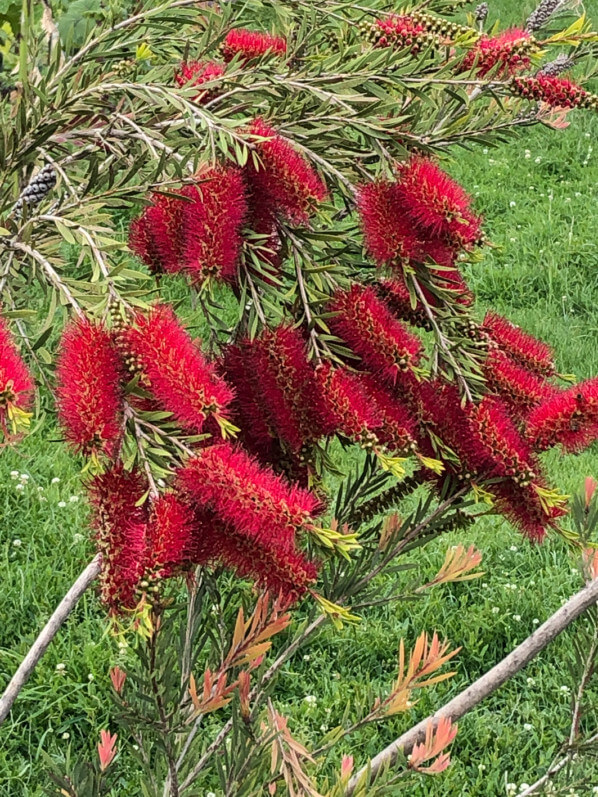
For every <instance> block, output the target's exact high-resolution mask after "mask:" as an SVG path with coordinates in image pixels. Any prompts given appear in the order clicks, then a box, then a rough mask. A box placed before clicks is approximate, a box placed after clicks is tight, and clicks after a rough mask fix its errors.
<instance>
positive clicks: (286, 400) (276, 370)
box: [245, 325, 334, 453]
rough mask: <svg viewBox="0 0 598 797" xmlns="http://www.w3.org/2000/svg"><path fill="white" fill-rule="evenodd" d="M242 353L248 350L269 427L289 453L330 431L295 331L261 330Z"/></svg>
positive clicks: (284, 328) (303, 346)
mask: <svg viewBox="0 0 598 797" xmlns="http://www.w3.org/2000/svg"><path fill="white" fill-rule="evenodd" d="M245 351H251V354H252V361H253V366H254V367H255V368H256V376H257V381H258V384H259V387H260V395H261V399H260V400H261V402H262V404H263V406H264V408H265V410H266V413H267V417H268V419H269V422H270V425H271V426H272V428H273V429H274V430H275V431H276V433H277V435H278V436H279V437H280V439H281V440H283V441H284V443H286V445H287V446H288V447H289V448H290V449H291V450H292V451H293V452H295V453H298V452H299V451H301V449H302V448H303V447H304V446H306V445H310V444H312V443H314V442H316V441H317V440H318V439H319V438H321V437H323V436H324V435H326V434H330V433H331V432H332V429H333V427H334V424H333V422H332V420H331V419H330V417H328V416H327V413H326V408H325V405H324V404H323V402H322V400H321V399H320V397H319V395H318V386H317V380H316V375H315V371H314V369H313V367H312V366H311V364H310V363H309V362H308V360H307V346H306V344H305V341H304V340H303V338H302V336H301V333H300V332H299V331H298V330H297V329H293V327H291V326H288V325H281V326H279V327H277V328H276V329H265V330H264V331H263V332H262V334H261V335H260V337H259V338H257V339H256V340H255V341H253V342H252V343H250V342H248V341H247V342H246V343H245Z"/></svg>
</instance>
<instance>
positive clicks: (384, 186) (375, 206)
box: [357, 180, 421, 266]
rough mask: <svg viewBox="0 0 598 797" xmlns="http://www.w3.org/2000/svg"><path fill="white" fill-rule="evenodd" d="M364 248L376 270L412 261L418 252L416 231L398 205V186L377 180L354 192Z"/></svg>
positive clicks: (387, 181) (400, 205) (419, 244)
mask: <svg viewBox="0 0 598 797" xmlns="http://www.w3.org/2000/svg"><path fill="white" fill-rule="evenodd" d="M357 209H358V211H359V216H360V219H361V227H362V229H363V236H364V239H365V248H366V250H367V252H368V254H369V255H370V257H372V258H373V260H374V261H375V262H376V263H377V265H379V266H384V265H398V264H400V263H401V262H402V261H407V260H411V259H413V258H414V257H415V256H416V254H417V253H418V252H419V251H420V249H421V242H420V240H419V238H418V231H417V228H416V227H415V226H414V224H413V221H412V220H411V219H410V218H408V217H407V216H406V214H405V212H404V209H403V207H402V204H401V197H400V194H399V189H398V185H397V183H395V182H391V181H390V180H377V181H376V182H374V183H368V184H367V185H362V186H360V187H359V189H358V191H357Z"/></svg>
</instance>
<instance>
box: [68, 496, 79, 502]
mask: <svg viewBox="0 0 598 797" xmlns="http://www.w3.org/2000/svg"><path fill="white" fill-rule="evenodd" d="M78 500H79V496H78V495H71V497H70V498H69V501H70V503H71V504H76V503H77V501H78Z"/></svg>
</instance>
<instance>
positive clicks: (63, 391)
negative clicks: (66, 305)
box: [56, 319, 124, 457]
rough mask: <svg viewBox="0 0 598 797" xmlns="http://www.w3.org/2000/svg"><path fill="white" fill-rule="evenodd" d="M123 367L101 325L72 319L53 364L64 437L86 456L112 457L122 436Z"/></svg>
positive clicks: (107, 334) (110, 336)
mask: <svg viewBox="0 0 598 797" xmlns="http://www.w3.org/2000/svg"><path fill="white" fill-rule="evenodd" d="M122 376H123V365H122V362H121V360H120V357H119V355H118V352H117V351H116V348H115V347H114V344H113V339H112V335H111V333H110V332H109V331H108V330H107V329H106V327H104V326H103V325H102V324H92V323H91V322H89V321H87V320H85V319H76V320H74V321H71V322H70V323H69V324H68V326H67V327H66V328H65V330H64V333H63V335H62V339H61V342H60V355H59V358H58V364H57V368H56V377H57V382H58V389H57V404H58V417H59V420H60V423H61V424H62V426H63V428H64V430H65V434H66V439H67V440H68V441H69V442H70V443H71V445H73V446H74V448H75V449H76V450H77V451H80V452H82V453H83V454H85V455H87V456H91V455H93V454H98V453H99V452H104V453H105V454H107V455H108V456H109V457H113V456H115V454H116V453H117V452H118V449H119V447H120V443H121V440H122V435H123V431H124V430H123V409H124V402H123V392H122V388H121V386H120V382H121V378H122Z"/></svg>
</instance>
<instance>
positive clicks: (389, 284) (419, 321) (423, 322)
mask: <svg viewBox="0 0 598 797" xmlns="http://www.w3.org/2000/svg"><path fill="white" fill-rule="evenodd" d="M373 287H374V289H375V291H376V293H377V294H378V296H379V297H380V298H381V299H382V300H383V301H384V302H386V304H387V305H388V307H389V308H390V309H391V310H392V312H393V313H394V314H395V315H396V316H398V318H400V319H402V320H403V321H408V322H409V323H410V324H413V326H415V327H421V328H422V329H431V328H432V327H431V324H430V319H429V318H428V315H427V313H426V311H425V310H424V308H423V307H422V303H421V302H420V301H419V299H417V300H416V303H415V307H413V306H412V304H411V295H410V294H409V290H408V288H407V285H406V284H405V279H404V278H403V277H402V276H401V275H397V277H395V278H393V279H383V280H380V282H379V283H377V284H375V285H374V286H373ZM432 298H433V297H432ZM428 304H430V306H432V307H433V306H434V305H433V304H432V303H431V302H428Z"/></svg>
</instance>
